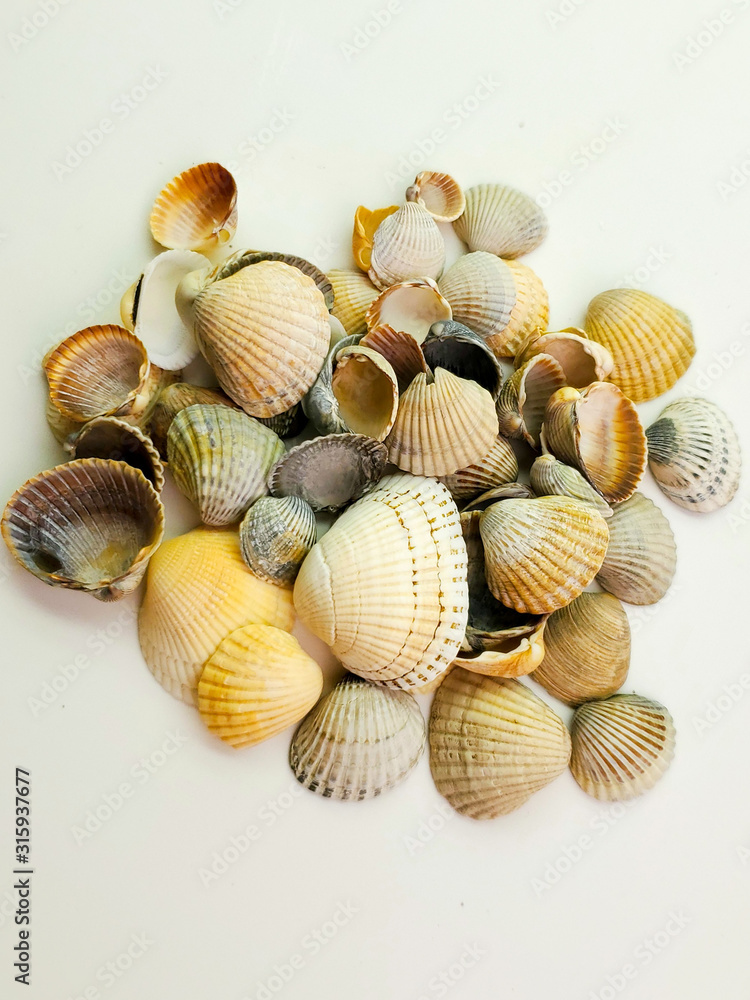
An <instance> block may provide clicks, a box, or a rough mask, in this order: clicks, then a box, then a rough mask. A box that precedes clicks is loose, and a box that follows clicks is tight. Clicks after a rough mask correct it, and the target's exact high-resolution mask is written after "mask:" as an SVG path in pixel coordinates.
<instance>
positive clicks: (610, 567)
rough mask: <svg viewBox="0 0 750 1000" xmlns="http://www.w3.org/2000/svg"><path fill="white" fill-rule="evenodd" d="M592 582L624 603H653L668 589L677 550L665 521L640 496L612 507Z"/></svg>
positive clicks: (659, 512)
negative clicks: (604, 550) (604, 547)
mask: <svg viewBox="0 0 750 1000" xmlns="http://www.w3.org/2000/svg"><path fill="white" fill-rule="evenodd" d="M607 523H608V524H609V546H608V547H607V554H606V556H605V558H604V562H603V563H602V567H601V569H600V570H599V572H598V574H597V577H596V582H597V583H598V584H600V586H602V587H603V588H604V589H605V590H608V591H609V592H610V594H614V595H615V597H619V598H620V600H621V601H626V602H627V603H628V604H655V603H656V602H657V601H660V600H661V599H662V597H664V595H665V594H666V592H667V591H668V590H669V587H670V584H671V583H672V578H673V577H674V573H675V568H676V566H677V548H676V546H675V541H674V535H673V534H672V529H671V528H670V527H669V521H667V519H666V517H665V516H664V514H662V512H661V511H660V510H659V508H658V507H657V506H656V504H654V503H652V502H651V500H649V499H648V497H645V496H644V495H643V494H642V493H634V494H633V495H632V497H630V499H629V500H626V501H625V502H624V503H619V504H617V506H616V507H615V508H614V510H613V513H612V517H611V518H610V519H609V521H608V522H607Z"/></svg>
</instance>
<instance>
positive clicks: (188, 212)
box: [149, 163, 237, 250]
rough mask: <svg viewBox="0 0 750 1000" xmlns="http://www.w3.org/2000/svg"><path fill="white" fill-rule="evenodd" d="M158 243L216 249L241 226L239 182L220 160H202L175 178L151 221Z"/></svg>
mask: <svg viewBox="0 0 750 1000" xmlns="http://www.w3.org/2000/svg"><path fill="white" fill-rule="evenodd" d="M149 224H150V227H151V234H152V236H153V237H154V239H155V240H156V242H157V243H161V245H162V246H163V247H170V248H171V249H173V250H213V249H215V248H216V247H220V246H223V245H224V244H225V243H228V242H229V241H230V240H231V239H232V237H233V236H234V232H235V229H236V228H237V185H236V184H235V181H234V177H232V175H231V174H230V173H229V171H228V170H227V169H226V168H225V167H222V166H221V164H220V163H201V164H199V165H198V166H197V167H191V168H190V169H189V170H185V171H184V172H183V173H181V174H179V176H177V177H174V178H172V180H171V181H170V182H169V184H167V186H166V187H165V188H164V190H163V191H162V192H161V193H160V194H159V196H158V198H157V199H156V201H155V202H154V207H153V208H152V210H151V218H150V220H149Z"/></svg>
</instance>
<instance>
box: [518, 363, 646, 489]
mask: <svg viewBox="0 0 750 1000" xmlns="http://www.w3.org/2000/svg"><path fill="white" fill-rule="evenodd" d="M541 356H542V355H539V357H541ZM527 363H528V362H527ZM519 370H520V369H519ZM543 435H544V442H545V444H546V446H547V448H548V449H549V450H550V451H552V452H554V454H555V456H556V457H557V458H561V459H562V460H563V461H565V462H567V463H568V464H569V465H573V466H575V468H577V469H578V470H579V472H582V473H583V475H584V476H585V477H586V478H587V479H588V481H589V482H590V483H591V485H592V486H594V488H595V489H596V490H597V491H598V492H599V493H601V495H602V496H603V497H604V499H605V500H608V501H610V503H617V502H619V501H621V500H627V498H628V497H629V496H631V495H632V493H633V492H634V491H635V488H636V486H637V485H638V483H639V482H640V480H641V477H642V476H643V472H644V470H645V468H646V435H645V433H644V431H643V427H642V426H641V422H640V420H639V418H638V412H637V410H636V408H635V407H634V406H633V404H632V403H631V401H630V400H629V399H628V397H627V396H624V395H623V393H622V392H621V391H620V389H618V388H617V386H615V385H612V384H611V383H610V382H592V384H591V385H590V386H588V387H587V388H586V389H583V390H582V391H581V392H578V390H577V389H573V388H571V387H570V386H567V387H566V388H564V389H560V390H559V391H558V392H556V393H555V394H554V396H552V398H551V399H550V401H549V403H548V404H547V411H546V413H545V415H544V430H543Z"/></svg>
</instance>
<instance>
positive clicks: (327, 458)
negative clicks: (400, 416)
mask: <svg viewBox="0 0 750 1000" xmlns="http://www.w3.org/2000/svg"><path fill="white" fill-rule="evenodd" d="M387 464H388V451H387V449H386V447H385V445H384V444H383V443H382V442H380V441H376V440H375V439H374V438H370V437H367V436H366V435H364V434H329V435H328V436H327V437H318V438H313V439H312V441H304V442H303V443H302V444H298V445H297V446H296V447H295V448H292V449H291V450H290V451H288V452H287V453H286V454H285V455H283V456H282V457H281V458H280V459H279V460H278V461H277V463H276V465H275V466H274V468H273V469H272V470H271V474H270V476H269V482H270V486H271V492H272V493H273V495H274V496H277V497H289V496H297V497H300V498H301V499H302V500H304V501H305V502H306V503H308V504H309V505H310V506H311V507H312V509H313V510H327V511H333V510H338V509H339V508H340V507H343V506H344V505H345V504H347V503H349V502H350V501H352V500H358V499H359V498H360V497H361V496H363V494H364V493H366V492H367V491H368V490H369V489H371V488H372V487H373V486H374V485H375V484H376V483H377V482H379V480H380V479H381V477H382V475H383V473H384V472H385V467H386V465H387Z"/></svg>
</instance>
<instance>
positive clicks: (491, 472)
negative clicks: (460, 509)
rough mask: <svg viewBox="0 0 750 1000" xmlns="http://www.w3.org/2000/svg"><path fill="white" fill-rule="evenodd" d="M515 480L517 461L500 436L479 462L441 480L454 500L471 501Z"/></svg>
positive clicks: (511, 449) (508, 445) (507, 443)
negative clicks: (494, 487)
mask: <svg viewBox="0 0 750 1000" xmlns="http://www.w3.org/2000/svg"><path fill="white" fill-rule="evenodd" d="M517 476H518V459H517V458H516V453H515V452H514V451H513V448H512V447H511V444H510V442H509V441H508V439H507V438H504V437H503V436H502V435H501V434H498V436H497V437H496V438H495V440H494V441H493V443H492V446H491V448H490V450H489V451H488V452H487V454H486V455H483V456H482V458H480V459H479V461H478V462H475V463H474V464H473V465H468V466H467V467H466V468H465V469H459V470H458V472H454V473H453V474H452V475H450V476H440V477H439V478H440V482H441V483H443V485H445V486H447V487H448V489H449V490H450V492H451V496H452V497H453V499H454V500H471V499H473V498H474V497H477V496H479V495H480V494H481V493H485V492H486V491H487V490H489V489H492V487H493V486H500V485H501V484H503V483H512V482H514V480H515V479H516V477H517Z"/></svg>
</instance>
